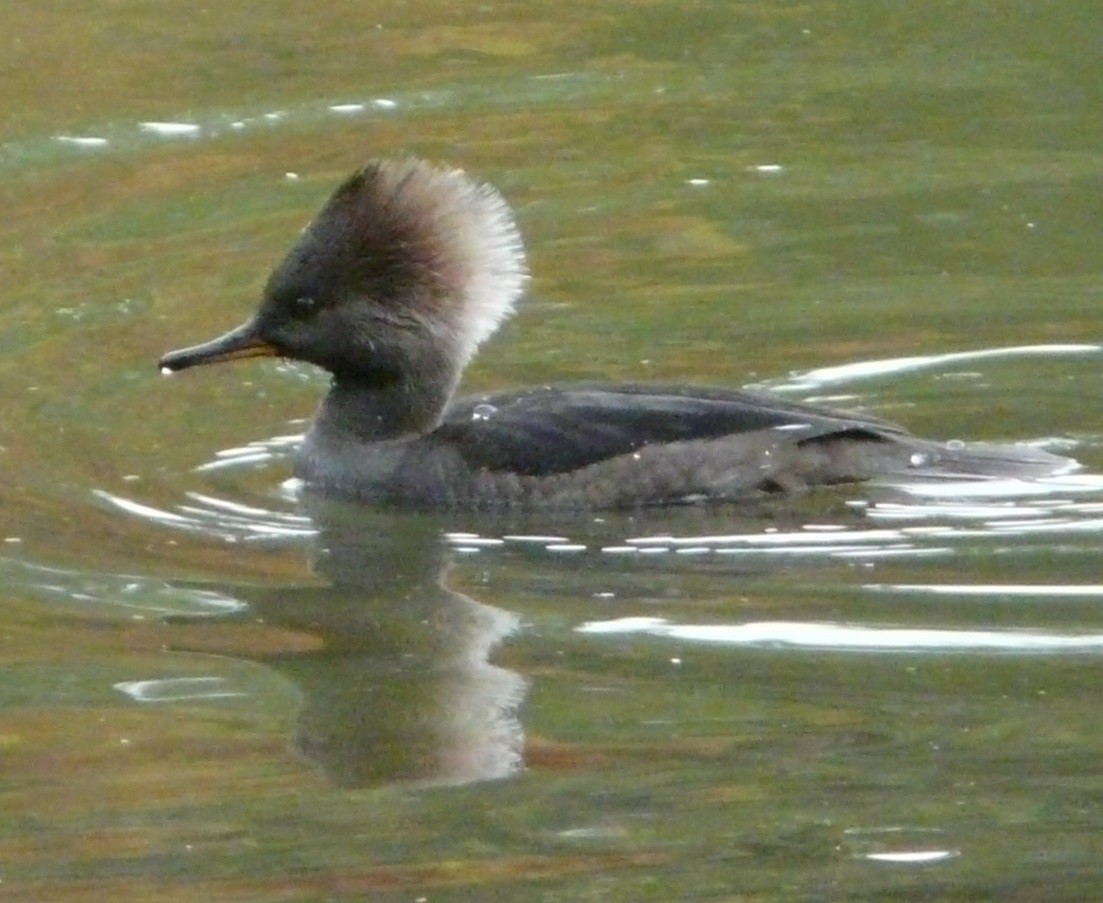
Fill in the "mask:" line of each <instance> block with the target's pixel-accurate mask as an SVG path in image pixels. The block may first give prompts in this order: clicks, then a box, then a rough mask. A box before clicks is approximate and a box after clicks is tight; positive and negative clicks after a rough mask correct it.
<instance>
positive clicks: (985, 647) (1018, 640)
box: [575, 617, 1103, 654]
mask: <svg viewBox="0 0 1103 903" xmlns="http://www.w3.org/2000/svg"><path fill="white" fill-rule="evenodd" d="M575 630H576V632H577V633H583V634H595V635H627V634H648V635H650V636H657V637H664V638H668V639H674V640H681V641H686V642H694V643H707V644H713V645H725V646H733V647H742V646H750V647H765V648H800V649H827V650H837V651H847V652H1005V653H1027V654H1039V653H1077V652H1079V653H1083V652H1096V651H1099V650H1103V634H1058V633H1047V632H1043V631H1038V630H953V629H945V628H921V627H869V626H861V625H848V624H835V623H831V622H811V621H754V622H749V623H745V624H673V623H671V622H669V621H667V620H666V619H665V618H653V617H625V618H615V619H612V620H607V621H587V622H586V623H584V624H581V625H580V626H578V627H576V628H575Z"/></svg>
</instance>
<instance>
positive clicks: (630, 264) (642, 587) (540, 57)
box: [0, 0, 1103, 901]
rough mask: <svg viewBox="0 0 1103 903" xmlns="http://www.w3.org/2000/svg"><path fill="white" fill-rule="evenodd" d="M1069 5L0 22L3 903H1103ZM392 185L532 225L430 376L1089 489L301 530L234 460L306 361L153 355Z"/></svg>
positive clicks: (1096, 625) (358, 7)
mask: <svg viewBox="0 0 1103 903" xmlns="http://www.w3.org/2000/svg"><path fill="white" fill-rule="evenodd" d="M1101 28H1103V16H1101V15H1100V14H1098V13H1096V12H1095V11H1094V10H1093V8H1092V7H1091V6H1090V5H1083V6H1076V5H1071V4H1070V5H1066V6H1063V7H1059V8H1058V7H1054V6H1052V5H1050V6H1045V5H1043V6H1039V5H1037V4H1023V3H1011V4H1008V3H1003V4H992V3H985V2H979V0H978V2H967V3H956V4H948V3H947V4H941V3H940V4H918V5H915V4H913V5H911V6H904V5H900V4H889V3H863V4H829V3H820V4H796V3H785V2H776V3H767V4H759V5H737V4H722V3H711V4H710V3H692V4H690V3H661V2H659V3H635V4H633V3H627V2H609V3H601V4H591V5H589V6H587V7H585V8H577V9H575V8H568V7H565V6H563V5H561V4H556V5H552V4H524V5H520V4H508V3H496V2H492V3H484V4H480V5H477V6H476V5H471V6H461V5H456V4H416V5H407V6H402V5H398V6H396V5H394V4H363V3H317V4H301V3H300V4H290V3H283V2H268V3H263V4H261V3H251V2H247V3H239V4H235V5H233V6H232V7H231V6H225V7H223V6H207V7H196V8H192V7H184V6H180V5H177V4H147V3H137V2H124V3H91V4H83V5H69V6H65V5H55V6H54V7H52V8H46V7H45V6H43V5H35V4H26V5H23V6H18V5H12V4H9V5H8V6H7V7H5V8H4V9H3V10H2V11H0V31H2V32H3V33H4V34H7V35H9V39H8V45H7V47H8V54H9V56H8V66H7V67H5V69H4V74H3V76H2V78H3V86H4V90H3V92H0V98H2V99H0V110H2V111H3V114H4V115H3V122H4V133H5V137H4V143H3V145H2V146H0V173H2V174H3V176H4V178H3V181H2V184H0V199H2V201H3V207H4V212H5V220H4V223H5V226H4V229H3V233H4V236H3V241H2V243H0V266H2V271H3V274H4V279H3V283H2V286H0V323H2V328H0V392H2V394H3V397H4V399H5V404H4V405H3V407H2V409H0V466H2V467H3V472H4V479H3V480H0V511H2V512H3V514H2V518H3V522H2V528H0V534H2V535H0V539H2V540H3V546H2V548H0V552H2V556H0V763H2V765H0V808H2V809H3V811H4V812H5V813H6V818H5V819H3V820H0V821H2V823H0V897H5V898H6V897H10V898H11V899H15V900H50V901H84V900H88V901H91V900H103V899H127V900H147V899H148V900H158V901H163V900H207V899H216V900H235V901H236V900H240V901H253V900H256V901H268V900H273V899H286V900H296V901H298V900H303V901H313V900H363V899H387V900H390V899H394V900H418V899H425V900H434V901H439V900H461V899H462V900H472V899H476V900H481V899H507V900H513V899H517V900H549V901H550V900H564V901H568V900H569V901H579V900H628V901H637V900H639V901H642V900H655V901H669V900H677V899H686V900H731V901H735V900H851V899H855V900H857V899H868V900H891V899H899V900H912V899H958V900H988V899H991V900H1023V901H1033V900H1038V899H1047V900H1055V899H1069V900H1083V899H1092V898H1093V897H1094V896H1096V895H1097V893H1098V892H1097V890H1096V888H1097V887H1098V886H1099V885H1100V883H1101V881H1103V867H1101V866H1100V863H1099V857H1098V836H1099V833H1100V830H1101V829H1103V822H1101V817H1100V806H1101V803H1103V800H1101V796H1103V780H1101V779H1100V777H1099V769H1098V762H1099V758H1100V754H1101V752H1103V750H1101V741H1100V735H1099V731H1098V729H1097V727H1096V725H1097V721H1098V717H1097V708H1098V706H1097V700H1096V696H1097V690H1098V687H1099V679H1098V667H1099V648H1100V637H1101V636H1103V611H1101V608H1100V605H1101V603H1103V585H1101V584H1100V583H1099V574H1100V573H1101V567H1103V559H1101V556H1100V552H1099V539H1098V538H1099V535H1100V530H1101V529H1103V522H1100V520H1099V513H1100V511H1103V508H1100V504H1101V501H1103V500H1101V498H1100V488H1099V486H1098V485H1097V484H1096V483H1095V482H1093V480H1092V478H1091V475H1092V474H1094V473H1098V472H1099V471H1100V469H1101V468H1103V450H1101V438H1100V437H1101V436H1103V427H1101V424H1103V420H1101V419H1100V415H1099V407H1100V405H1099V401H1100V399H1101V398H1103V383H1101V378H1100V368H1099V356H1098V352H1097V351H1094V350H1092V348H1091V347H1090V346H1091V345H1093V344H1094V343H1096V342H1098V341H1099V339H1100V334H1101V331H1103V330H1101V329H1100V324H1101V320H1103V318H1101V316H1100V313H1099V311H1100V302H1101V299H1103V270H1101V263H1100V261H1101V259H1103V258H1101V255H1100V253H1099V252H1100V239H1099V235H1100V231H1099V229H1100V226H1099V224H1100V221H1101V220H1100V197H1103V175H1100V174H1101V173H1103V147H1101V144H1100V138H1099V136H1100V135H1101V134H1103V113H1101V112H1100V111H1101V109H1103V106H1101V103H1100V101H1101V100H1103V97H1101V89H1100V81H1099V78H1098V48H1097V44H1098V41H1097V37H1098V35H1099V33H1100V30H1101ZM353 104H361V105H363V106H362V108H359V109H353V108H341V107H340V105H353ZM335 106H336V107H338V109H337V110H335V109H333V107H335ZM166 122H169V123H173V122H174V123H187V124H190V125H191V126H193V127H194V128H193V129H192V130H190V131H186V132H183V133H166V132H165V130H164V128H163V127H162V128H160V129H158V127H155V126H149V125H146V126H143V123H166ZM62 138H63V139H65V140H60V139H62ZM85 139H102V140H101V141H95V142H89V141H88V140H85ZM403 154H415V155H419V156H426V157H431V158H434V159H442V160H445V161H448V162H451V163H454V164H456V165H459V166H462V167H464V168H465V169H467V170H469V171H471V172H472V173H474V174H476V175H478V176H479V177H482V178H485V179H487V180H489V181H491V182H493V183H494V184H495V185H497V186H498V187H499V188H500V189H501V190H502V192H503V193H504V194H505V195H506V196H507V197H508V198H509V200H510V201H511V203H513V204H514V206H515V208H516V210H517V214H518V218H519V221H520V224H521V227H522V230H523V232H524V234H525V236H526V242H527V245H528V250H529V256H530V265H531V268H532V271H533V282H532V286H531V291H530V295H529V298H528V299H527V301H526V302H525V304H524V306H523V308H522V310H521V311H520V313H519V315H518V316H517V317H515V318H514V319H513V320H512V321H510V322H509V323H508V324H507V325H506V326H505V327H504V329H503V330H502V334H501V335H500V336H499V337H498V338H497V339H496V340H495V341H494V342H492V343H490V344H489V345H488V346H487V347H486V348H485V349H484V351H483V353H482V355H481V356H480V358H479V360H478V361H477V362H476V364H475V365H474V366H473V368H472V370H471V371H470V373H469V374H468V377H467V385H468V386H469V387H472V388H479V389H482V388H493V387H506V386H512V385H518V384H523V383H534V382H549V381H555V380H570V379H593V378H609V379H619V378H624V379H657V380H678V381H686V382H689V381H698V382H711V383H723V384H731V385H742V384H749V383H768V384H770V385H773V386H775V387H777V388H779V389H780V390H782V391H788V392H789V393H790V394H792V395H795V396H798V397H799V396H808V395H815V396H821V397H838V399H839V400H838V402H837V403H839V404H843V405H851V406H855V407H861V408H864V409H868V410H872V411H875V412H877V413H880V414H882V415H884V416H886V417H890V418H892V419H894V420H898V421H900V422H903V423H905V424H906V425H907V426H908V427H909V428H911V429H913V430H914V431H916V432H917V433H922V434H926V435H931V436H936V437H941V438H954V437H961V438H978V439H1000V440H1011V441H1014V440H1023V441H1032V440H1038V441H1040V440H1062V441H1063V443H1064V444H1058V445H1057V446H1056V447H1058V448H1060V449H1064V450H1065V452H1066V453H1069V454H1072V455H1074V456H1075V457H1076V458H1077V459H1079V460H1080V461H1081V462H1082V463H1083V464H1084V465H1085V471H1086V473H1087V474H1088V477H1086V478H1085V479H1084V480H1083V481H1081V482H1080V483H1077V482H1075V481H1072V482H1065V483H1063V484H1058V485H1055V486H1053V487H1047V488H1044V489H1043V490H1039V491H1038V492H1037V493H1036V494H1030V493H1025V494H1024V493H1019V494H1015V493H1011V494H1008V495H997V496H990V497H989V496H984V495H983V494H982V495H979V496H970V495H969V491H968V490H966V489H962V491H961V493H960V494H959V495H956V496H955V495H954V494H953V493H952V492H951V494H950V495H948V496H946V497H931V496H929V495H923V494H922V493H921V492H920V493H918V494H916V493H915V492H912V491H910V490H909V489H907V488H903V489H901V488H899V487H896V488H894V487H851V488H847V489H844V490H839V491H837V492H831V493H818V494H815V495H812V496H806V497H803V498H798V499H795V500H790V501H783V502H780V503H778V504H776V505H772V506H770V507H769V508H767V509H762V510H755V511H727V512H723V511H722V512H708V513H705V512H676V513H669V514H659V513H654V514H649V515H647V516H635V517H628V516H622V517H609V518H603V519H594V518H586V517H580V518H575V519H571V520H567V521H557V522H549V521H541V520H539V519H537V520H534V521H528V522H521V523H501V522H497V523H495V522H487V521H486V520H485V519H479V518H476V517H467V516H454V517H448V518H442V519H434V518H423V517H406V518H403V517H393V516H385V515H382V514H379V513H377V512H367V511H357V510H355V509H354V510H351V511H349V510H345V509H343V508H332V509H330V508H322V509H306V510H304V509H303V508H302V507H300V505H299V504H298V503H297V502H295V501H294V500H291V499H289V498H287V496H286V495H285V494H284V493H283V492H282V491H281V489H280V484H281V482H282V481H283V480H284V479H285V478H286V477H287V475H288V466H287V462H286V460H285V456H284V455H283V453H282V452H281V451H280V449H281V448H282V446H278V447H276V450H275V451H273V446H272V445H270V444H269V445H264V444H263V443H266V442H268V441H269V440H271V439H272V438H273V437H277V436H282V435H286V434H292V433H296V432H300V431H301V430H302V422H301V419H302V418H304V417H307V416H308V415H309V414H310V412H311V410H312V409H313V406H314V404H315V403H316V400H317V397H318V395H319V394H320V392H321V391H323V389H324V386H325V380H324V377H323V376H321V375H320V374H317V373H314V372H312V371H310V370H309V369H308V368H299V367H291V366H287V365H283V364H278V363H258V362H243V363H241V364H238V365H235V366H233V367H224V368H212V369H210V370H207V371H205V372H198V371H197V372H195V373H194V374H193V373H188V374H186V375H181V377H180V378H174V379H172V380H164V379H161V378H160V377H159V376H158V375H157V373H156V367H155V362H156V360H157V358H158V357H159V355H160V354H161V353H162V352H164V351H165V350H167V349H169V348H173V347H179V346H181V345H185V344H191V343H193V342H195V341H199V340H201V339H205V338H208V337H210V336H212V335H214V334H216V333H219V332H221V331H223V330H224V329H225V328H228V327H229V326H232V325H234V324H236V323H238V322H239V321H240V320H241V319H243V317H244V316H245V315H246V314H247V313H248V312H249V311H250V309H251V307H252V305H253V303H254V300H255V298H256V296H257V294H258V292H259V290H260V287H261V285H262V284H263V280H264V277H265V275H266V274H267V271H268V269H269V267H270V266H271V265H272V264H273V263H274V262H275V261H276V260H277V259H278V258H279V256H280V254H281V253H282V251H283V249H284V248H285V247H286V246H287V245H288V244H289V242H290V241H291V240H292V238H293V237H294V236H295V235H296V234H297V231H298V229H299V228H301V226H302V225H303V224H304V223H305V222H306V221H307V219H308V218H309V216H310V215H311V214H312V212H313V211H314V210H315V209H316V207H317V206H318V205H319V204H320V202H321V201H322V200H323V199H324V198H325V197H326V196H327V195H328V193H329V191H330V190H332V188H333V186H334V185H335V184H336V183H337V182H338V180H340V179H341V178H342V177H343V176H344V175H345V174H346V173H347V172H349V171H351V170H352V169H353V168H355V167H356V166H357V165H359V163H360V162H361V161H362V160H363V159H365V158H366V157H368V156H376V155H378V156H394V155H403ZM1073 345H1086V346H1089V347H1085V348H1079V349H1076V348H1071V347H1069V346H1073ZM1022 346H1046V347H1045V348H1042V349H1041V350H1038V351H1037V352H1036V353H1033V354H1029V355H1028V354H1019V353H1008V354H1002V355H1000V354H997V355H995V356H990V357H985V356H978V357H975V358H962V359H953V358H950V359H945V358H939V359H936V360H933V361H931V362H929V363H928V365H927V366H918V365H912V366H901V367H899V368H898V369H897V370H896V371H895V372H890V373H886V374H885V375H882V376H878V377H869V378H860V377H858V376H856V375H853V374H852V375H850V376H844V377H840V378H839V379H838V380H835V381H832V380H830V379H825V380H822V381H821V382H819V383H817V384H816V385H815V386H814V387H812V388H805V389H801V388H800V387H799V385H797V384H798V383H799V380H798V379H795V378H790V376H789V375H790V374H791V373H792V372H794V371H806V370H809V369H812V368H820V367H831V366H841V365H845V364H855V363H861V362H868V361H876V360H883V359H899V358H907V357H912V356H919V355H932V356H939V355H948V354H951V353H953V352H982V351H986V350H992V349H1001V348H1016V347H1022ZM808 385H811V384H810V383H809V384H808ZM249 443H261V444H260V445H254V446H253V453H254V454H253V459H252V461H251V463H250V461H249V460H248V459H246V458H243V457H241V455H240V454H239V455H238V456H237V457H236V458H235V457H234V456H232V455H231V456H223V457H222V458H219V457H218V453H219V452H220V451H223V450H227V449H234V448H240V447H248V446H249ZM220 460H221V461H222V462H223V463H226V464H228V465H229V466H226V467H224V468H216V469H201V470H196V468H197V467H200V466H201V465H205V464H210V463H211V462H216V461H220ZM854 503H857V504H854ZM235 506H237V507H235ZM828 528H837V531H836V532H837V535H838V537H839V538H838V540H837V541H833V544H832V543H827V544H824V543H823V542H822V541H821V540H822V537H823V536H824V535H825V534H827V533H830V532H832V531H831V529H828ZM869 531H882V532H879V533H871V532H869ZM468 534H470V535H468ZM668 534H669V536H670V537H672V538H671V539H669V540H668V539H665V538H663V537H664V536H666V535H668ZM539 535H545V536H549V537H559V539H555V540H553V539H548V540H544V541H533V540H532V537H534V536H539ZM817 537H819V538H820V539H817ZM817 543H819V544H818V545H817ZM640 548H651V549H654V550H657V551H654V552H639V551H632V550H633V549H635V550H638V549H640ZM626 550H627V551H626ZM625 619H651V620H625ZM748 625H766V627H764V628H753V629H755V630H759V629H761V631H762V633H760V634H757V636H758V639H754V638H753V637H751V638H750V639H749V638H748V633H749V632H750V631H751V628H749V627H748ZM793 625H797V626H793ZM800 625H811V626H810V627H807V626H806V627H801V626H800ZM706 628H707V630H706ZM835 629H838V630H841V631H843V633H841V634H838V635H836V634H834V633H831V631H832V630H835ZM710 630H711V631H712V632H711V633H710V632H708V631H710ZM891 630H903V631H909V632H907V633H903V634H892V633H887V632H886V631H891ZM802 631H804V632H802ZM932 632H933V633H932ZM840 637H841V639H840ZM862 644H866V646H865V647H864V648H861V647H862Z"/></svg>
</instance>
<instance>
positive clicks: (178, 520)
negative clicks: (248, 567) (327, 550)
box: [92, 489, 318, 545]
mask: <svg viewBox="0 0 1103 903" xmlns="http://www.w3.org/2000/svg"><path fill="white" fill-rule="evenodd" d="M92 494H93V495H94V496H95V497H96V498H98V499H100V500H101V501H102V502H106V503H107V504H109V505H111V506H112V507H114V508H117V509H119V510H120V511H124V512H125V513H127V514H130V515H132V516H135V517H139V518H141V519H142V520H146V521H149V522H151V523H155V524H158V525H159V526H162V527H170V528H172V529H175V530H183V531H186V532H189V533H201V534H204V535H206V536H213V537H216V538H219V539H222V540H224V541H226V542H258V543H265V544H271V545H287V544H290V545H299V544H302V543H303V542H304V541H307V540H310V539H312V538H313V537H314V536H316V535H317V533H318V529H317V527H316V526H315V525H314V522H313V521H312V520H311V519H310V518H309V517H307V516H306V515H302V514H296V513H293V512H288V511H277V510H274V509H269V508H258V507H256V506H253V505H244V504H241V503H240V502H235V501H233V500H231V499H222V498H218V497H216V496H212V495H208V494H206V493H200V492H188V493H187V494H186V496H187V498H188V499H189V501H188V502H187V503H182V504H179V505H177V506H176V507H175V509H173V510H166V509H164V508H157V507H154V506H152V505H147V504H145V503H143V502H139V501H136V500H134V499H130V498H127V497H125V496H122V495H119V494H117V493H113V492H107V491H106V490H103V489H94V490H92Z"/></svg>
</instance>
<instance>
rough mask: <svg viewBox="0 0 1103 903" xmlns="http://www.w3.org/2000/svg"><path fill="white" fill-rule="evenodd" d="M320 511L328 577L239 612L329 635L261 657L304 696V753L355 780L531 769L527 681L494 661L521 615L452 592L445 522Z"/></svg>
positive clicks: (345, 782)
mask: <svg viewBox="0 0 1103 903" xmlns="http://www.w3.org/2000/svg"><path fill="white" fill-rule="evenodd" d="M309 514H310V515H311V517H312V519H313V520H314V521H315V522H316V524H317V525H318V527H319V529H320V536H319V539H318V545H317V548H318V551H317V557H316V560H315V563H314V565H315V571H316V573H317V574H318V575H319V576H321V577H323V578H324V579H325V580H326V581H327V585H325V586H286V587H280V588H278V589H276V590H258V591H249V592H246V593H239V595H243V596H245V597H246V598H247V599H248V602H249V609H250V611H249V612H248V613H243V614H242V615H240V617H246V618H250V619H254V618H259V619H261V620H263V621H264V622H265V623H267V624H271V625H274V626H280V627H285V628H288V629H292V630H295V631H300V632H304V633H308V634H310V635H312V636H314V637H316V638H317V639H318V640H319V641H320V646H319V647H317V648H315V649H313V650H312V651H307V652H281V653H278V654H274V655H270V656H258V655H253V654H250V655H249V656H248V657H249V658H251V659H253V660H256V661H260V662H263V663H264V664H266V665H268V666H270V667H272V668H274V669H275V670H277V671H278V672H280V673H281V674H282V675H284V676H286V677H288V678H290V679H291V680H292V681H293V682H294V683H295V685H296V686H297V687H298V688H299V689H300V691H301V692H302V696H303V700H302V705H301V708H300V710H299V712H298V715H297V721H296V726H295V733H294V738H293V746H294V748H295V749H296V750H297V751H298V752H300V753H301V754H302V755H304V756H305V757H306V758H307V759H309V760H310V761H312V762H314V763H316V764H317V765H319V766H321V768H322V769H323V770H324V771H325V773H326V774H327V775H328V776H329V778H330V779H331V780H332V781H333V782H334V783H336V784H338V785H341V786H345V787H363V786H369V785H377V784H382V783H389V782H394V781H406V782H415V783H418V784H421V785H447V784H463V783H469V782H474V781H487V780H494V779H499V778H503V777H506V776H508V775H510V774H513V773H514V772H516V771H518V770H519V769H520V768H521V766H522V746H523V734H522V730H521V724H520V721H519V720H518V708H519V706H520V704H521V701H522V698H523V696H524V693H525V681H524V679H523V678H522V677H521V676H520V675H518V674H516V673H514V672H511V671H508V670H506V669H504V668H501V667H498V666H496V665H493V664H491V663H490V661H489V657H490V655H491V653H492V651H493V650H494V648H495V647H496V646H497V645H498V644H499V643H500V642H501V641H502V640H503V639H504V638H505V637H507V636H509V635H510V634H511V633H513V632H514V631H516V630H517V628H518V626H519V622H518V619H517V617H516V616H515V615H513V614H511V613H509V612H506V611H503V610H501V609H498V608H494V607H492V606H489V605H484V604H482V603H480V602H478V601H476V600H475V599H472V598H471V597H470V596H467V595H465V594H463V593H460V592H457V591H456V590H454V589H451V588H449V587H448V585H447V580H446V577H447V570H448V568H447V562H446V552H447V550H446V547H445V544H444V543H443V542H442V539H441V532H442V525H441V523H440V522H439V521H438V520H436V519H434V518H431V517H416V516H410V515H404V516H389V515H387V514H384V513H379V512H368V511H366V510H365V509H364V508H363V507H356V506H345V505H342V504H339V503H324V502H320V501H319V502H316V503H315V504H314V505H312V506H311V510H310V511H309Z"/></svg>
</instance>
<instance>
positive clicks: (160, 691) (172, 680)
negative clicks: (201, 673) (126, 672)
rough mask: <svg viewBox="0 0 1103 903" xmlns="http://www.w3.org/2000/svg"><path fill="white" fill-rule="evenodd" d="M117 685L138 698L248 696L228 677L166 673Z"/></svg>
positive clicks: (167, 699)
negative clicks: (234, 686)
mask: <svg viewBox="0 0 1103 903" xmlns="http://www.w3.org/2000/svg"><path fill="white" fill-rule="evenodd" d="M113 686H114V688H115V689H116V690H118V691H119V692H120V693H123V694H125V695H127V696H129V697H130V698H131V699H133V700H134V701H135V702H194V701H196V700H211V699H234V698H239V697H242V696H248V695H249V694H248V693H246V692H245V691H244V690H235V689H233V688H232V687H231V686H230V682H229V681H228V680H227V679H226V678H225V677H164V678H158V679H155V680H124V681H120V682H118V683H116V684H113Z"/></svg>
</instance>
